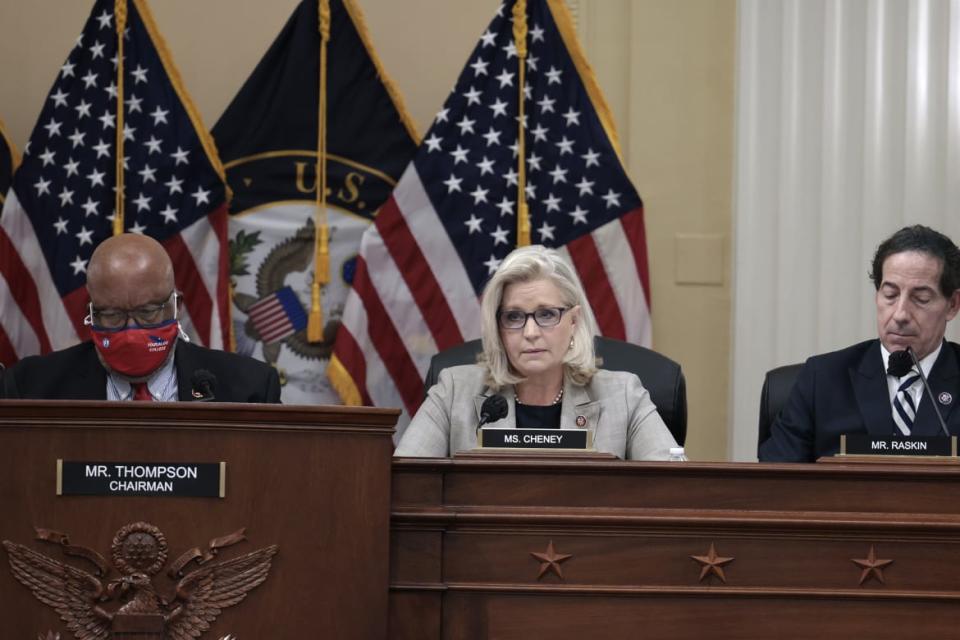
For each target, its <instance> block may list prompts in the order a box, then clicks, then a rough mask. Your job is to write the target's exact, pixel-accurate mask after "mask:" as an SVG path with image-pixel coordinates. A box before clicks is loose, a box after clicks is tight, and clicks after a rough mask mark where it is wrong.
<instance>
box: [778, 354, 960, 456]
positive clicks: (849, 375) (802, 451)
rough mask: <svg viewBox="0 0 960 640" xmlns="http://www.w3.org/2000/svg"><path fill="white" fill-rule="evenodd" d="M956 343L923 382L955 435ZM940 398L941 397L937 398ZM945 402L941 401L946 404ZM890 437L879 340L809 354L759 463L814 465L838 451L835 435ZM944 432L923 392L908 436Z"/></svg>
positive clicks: (958, 421) (959, 391)
mask: <svg viewBox="0 0 960 640" xmlns="http://www.w3.org/2000/svg"><path fill="white" fill-rule="evenodd" d="M958 363H960V345H958V344H955V343H953V342H944V343H943V348H942V349H941V350H940V355H939V356H938V357H937V361H936V362H934V363H933V368H932V369H931V370H930V376H929V378H928V380H929V382H930V388H931V390H932V391H933V395H934V397H935V398H938V407H939V408H940V413H941V414H943V419H944V421H945V422H946V423H947V428H948V429H949V431H950V433H951V434H954V435H957V434H960V411H956V410H954V407H956V406H957V404H958V403H960V364H958ZM941 394H943V395H941ZM945 401H946V402H945ZM844 433H869V434H870V435H874V436H892V435H895V434H896V433H899V431H897V428H896V425H895V424H894V422H893V412H892V409H891V403H890V392H889V390H888V388H887V375H886V371H884V368H883V357H882V356H881V354H880V341H879V340H868V341H866V342H861V343H860V344H856V345H854V346H852V347H848V348H846V349H841V350H840V351H834V352H833V353H826V354H823V355H819V356H814V357H812V358H810V359H809V360H807V362H806V363H805V364H804V365H803V367H802V368H801V370H800V374H799V376H798V378H797V382H796V384H795V385H794V387H793V391H792V392H791V394H790V399H789V400H788V401H787V405H786V406H785V407H784V408H783V410H782V411H781V412H780V416H779V417H778V418H777V419H776V421H775V422H774V423H773V427H772V428H771V432H770V437H769V438H768V439H767V441H766V442H764V443H763V444H762V445H760V461H761V462H813V461H815V460H816V459H817V458H819V457H821V456H829V455H834V454H836V453H837V452H839V450H840V434H844ZM942 433H943V430H942V429H941V427H940V422H939V420H937V416H936V414H935V413H934V410H933V407H932V406H931V404H930V398H929V397H927V393H926V391H924V394H923V399H922V400H921V401H920V408H919V409H918V411H917V418H916V421H915V422H914V425H913V434H914V435H918V436H936V435H940V434H942Z"/></svg>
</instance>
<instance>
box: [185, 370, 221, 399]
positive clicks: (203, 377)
mask: <svg viewBox="0 0 960 640" xmlns="http://www.w3.org/2000/svg"><path fill="white" fill-rule="evenodd" d="M216 388H217V376H215V375H213V374H212V373H211V372H209V371H207V370H206V369H197V370H196V371H194V372H193V375H192V376H191V377H190V395H191V396H192V397H193V400H194V402H212V401H214V400H216V399H217V398H216V396H214V394H213V392H214V390H215V389H216Z"/></svg>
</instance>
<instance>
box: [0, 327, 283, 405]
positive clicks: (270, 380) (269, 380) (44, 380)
mask: <svg viewBox="0 0 960 640" xmlns="http://www.w3.org/2000/svg"><path fill="white" fill-rule="evenodd" d="M173 357H174V368H175V369H176V372H177V386H178V388H179V391H178V395H179V399H180V400H183V401H189V400H193V398H192V397H191V395H190V392H191V386H190V379H191V378H192V377H193V374H194V372H195V371H197V370H198V369H206V370H207V371H209V372H211V373H212V374H213V375H215V376H216V377H217V382H216V389H215V390H214V396H215V398H214V399H215V400H216V401H217V402H280V378H279V376H278V375H277V371H276V369H274V368H273V367H271V366H269V365H267V364H264V363H263V362H260V361H258V360H254V359H252V358H247V357H244V356H239V355H237V354H235V353H227V352H225V351H215V350H213V349H206V348H204V347H199V346H197V345H194V344H190V343H189V342H184V341H183V340H178V341H177V350H176V352H175V353H174V356H173ZM0 381H2V383H3V389H2V393H0V397H3V398H21V399H36V400H106V398H107V372H106V370H105V369H104V368H103V365H101V364H100V360H99V359H98V358H97V353H96V349H95V347H94V346H93V343H92V342H89V341H88V342H82V343H80V344H78V345H76V346H74V347H70V348H68V349H63V350H62V351H54V352H53V353H50V354H47V355H45V356H31V357H28V358H24V359H23V360H21V361H19V362H18V363H17V364H16V365H14V366H13V367H11V368H10V369H9V370H7V371H6V373H5V374H4V375H3V376H2V378H0Z"/></svg>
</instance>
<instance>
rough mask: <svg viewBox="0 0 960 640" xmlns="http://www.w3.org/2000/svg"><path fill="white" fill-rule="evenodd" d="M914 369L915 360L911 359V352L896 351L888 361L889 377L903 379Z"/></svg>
mask: <svg viewBox="0 0 960 640" xmlns="http://www.w3.org/2000/svg"><path fill="white" fill-rule="evenodd" d="M912 368H913V358H912V357H910V351H909V350H907V349H904V350H903V351H894V352H893V353H891V354H890V359H889V360H887V375H891V376H896V377H898V378H899V377H901V376H905V375H906V374H907V372H909V371H910V369H912Z"/></svg>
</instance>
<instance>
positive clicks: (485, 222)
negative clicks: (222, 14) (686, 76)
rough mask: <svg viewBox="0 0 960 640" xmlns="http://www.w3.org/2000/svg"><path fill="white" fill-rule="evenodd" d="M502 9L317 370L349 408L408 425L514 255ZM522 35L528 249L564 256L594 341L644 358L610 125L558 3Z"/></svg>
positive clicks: (636, 208)
mask: <svg viewBox="0 0 960 640" xmlns="http://www.w3.org/2000/svg"><path fill="white" fill-rule="evenodd" d="M513 5H514V3H513V2H507V3H505V4H504V5H502V6H501V7H500V9H499V10H498V12H497V15H496V17H494V19H493V21H492V22H491V24H490V26H489V28H488V29H487V30H486V31H485V32H484V33H483V35H482V36H481V39H480V42H479V43H478V44H477V46H476V48H475V49H474V51H473V54H472V55H471V56H470V59H469V61H468V62H467V65H466V67H465V68H464V70H463V72H462V73H461V75H460V78H459V79H458V80H457V83H456V86H455V87H454V89H453V92H452V93H451V94H450V96H449V97H448V98H447V101H446V103H445V104H444V106H443V108H442V109H441V110H440V113H439V114H438V115H437V117H436V119H435V120H434V122H433V125H432V126H431V128H430V130H429V131H428V132H427V135H426V137H425V139H424V141H423V143H422V144H421V146H420V148H419V150H418V152H417V155H416V156H415V158H414V160H413V162H412V163H411V164H410V165H409V166H408V167H407V170H406V172H405V173H404V175H403V177H402V178H401V180H400V182H399V184H398V185H397V187H396V188H395V189H394V192H393V194H392V196H391V198H390V199H389V200H388V201H387V203H386V204H385V205H384V206H383V207H382V208H381V210H380V213H379V214H378V216H377V219H376V222H375V225H374V226H373V227H371V228H370V229H369V230H368V231H366V232H365V234H364V236H363V241H362V243H361V248H360V258H359V260H358V263H357V272H356V276H355V278H354V281H353V289H352V292H351V294H350V296H349V297H348V300H347V304H346V308H345V310H344V313H343V326H342V327H341V329H340V332H339V334H338V336H337V340H336V343H335V346H334V359H333V361H332V363H331V367H330V375H331V377H333V376H339V377H340V378H341V380H340V381H339V382H342V381H343V379H344V378H346V379H348V382H349V383H350V385H352V391H351V393H349V394H346V396H347V397H344V401H345V402H346V403H348V404H352V403H361V402H362V403H363V404H373V405H376V406H394V407H402V408H403V409H404V411H405V412H406V414H408V416H409V415H412V414H413V413H414V412H415V411H416V409H417V407H418V406H419V404H420V402H421V400H422V398H423V387H422V379H423V374H424V373H425V371H426V368H427V366H428V364H429V358H430V356H432V355H433V354H434V353H436V352H437V351H439V350H443V349H446V348H448V347H451V346H454V345H457V344H459V343H461V342H463V341H465V340H469V339H473V338H476V337H478V336H479V330H480V325H479V296H480V293H481V291H482V289H483V286H484V284H485V282H486V281H487V279H488V278H489V276H490V274H491V273H493V272H494V271H495V270H496V268H497V266H498V265H499V264H500V261H501V260H502V259H503V258H504V257H505V256H506V255H507V254H508V253H509V252H510V251H511V250H513V249H514V248H515V246H516V226H517V184H518V163H517V157H516V156H517V152H518V145H517V138H518V92H519V85H518V56H517V48H516V44H515V42H514V39H513V31H512V30H513V22H512V9H513ZM527 20H528V25H529V30H528V34H527V43H528V57H527V60H526V74H527V76H526V83H525V87H524V91H525V107H524V108H525V112H526V113H525V119H526V127H527V129H526V137H525V143H526V154H525V155H526V171H527V187H526V196H527V200H528V202H529V206H530V221H531V229H532V242H534V243H539V244H545V245H547V246H552V247H556V248H558V249H561V250H562V251H564V252H566V254H567V255H568V257H569V258H570V260H571V262H572V264H573V265H574V266H575V267H576V269H577V272H578V273H579V275H580V278H581V279H582V280H583V283H584V286H585V288H586V290H587V293H588V296H589V299H590V304H591V306H592V307H593V310H594V312H595V313H596V316H597V321H598V323H599V325H600V330H601V332H602V333H603V335H606V336H611V337H615V338H619V339H623V340H628V341H631V342H636V343H638V344H644V345H648V344H649V342H650V315H649V305H648V300H649V281H648V272H647V257H646V238H645V233H644V224H643V204H642V202H641V200H640V196H639V195H638V194H637V192H636V190H635V189H634V188H633V185H632V184H631V183H630V179H629V178H628V177H627V175H626V172H625V170H624V168H623V165H622V163H621V161H620V157H619V153H618V149H617V143H616V139H615V135H614V132H613V127H612V122H611V119H610V111H609V109H608V107H607V105H606V104H605V102H604V100H603V97H602V95H601V94H600V91H599V88H598V87H597V84H596V81H595V79H594V77H593V73H592V71H591V69H590V67H589V65H588V64H587V62H586V60H585V58H584V56H583V53H582V51H581V50H580V47H579V45H578V43H577V41H576V37H575V34H574V29H573V26H572V21H571V19H570V16H569V14H568V13H567V10H566V8H565V7H564V5H563V2H562V0H536V1H531V2H529V3H528V7H527ZM350 385H346V386H350ZM344 386H345V385H338V388H343V387H344Z"/></svg>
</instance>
